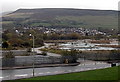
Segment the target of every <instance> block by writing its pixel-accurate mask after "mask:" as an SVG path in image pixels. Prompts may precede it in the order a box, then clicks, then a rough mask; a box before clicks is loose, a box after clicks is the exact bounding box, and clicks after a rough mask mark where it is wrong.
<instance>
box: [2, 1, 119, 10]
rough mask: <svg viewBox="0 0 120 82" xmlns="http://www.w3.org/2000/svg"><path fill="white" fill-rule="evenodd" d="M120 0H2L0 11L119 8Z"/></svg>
mask: <svg viewBox="0 0 120 82" xmlns="http://www.w3.org/2000/svg"><path fill="white" fill-rule="evenodd" d="M119 1H120V0H0V3H1V9H0V11H2V12H6V11H15V10H17V9H19V8H29V9H30V8H79V9H101V10H118V2H119Z"/></svg>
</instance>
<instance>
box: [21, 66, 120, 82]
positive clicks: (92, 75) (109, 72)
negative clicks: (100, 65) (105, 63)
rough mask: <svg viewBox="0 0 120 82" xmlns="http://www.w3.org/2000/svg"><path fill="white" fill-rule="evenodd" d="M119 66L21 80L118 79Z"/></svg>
mask: <svg viewBox="0 0 120 82" xmlns="http://www.w3.org/2000/svg"><path fill="white" fill-rule="evenodd" d="M119 67H120V66H119ZM119 67H111V68H106V69H97V70H91V71H86V72H79V73H70V74H61V75H52V76H41V77H35V78H28V79H22V80H118V68H119Z"/></svg>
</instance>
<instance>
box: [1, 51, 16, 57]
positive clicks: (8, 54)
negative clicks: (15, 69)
mask: <svg viewBox="0 0 120 82" xmlns="http://www.w3.org/2000/svg"><path fill="white" fill-rule="evenodd" d="M3 58H15V56H14V55H13V52H12V51H9V52H7V53H6V54H5V55H4V57H3Z"/></svg>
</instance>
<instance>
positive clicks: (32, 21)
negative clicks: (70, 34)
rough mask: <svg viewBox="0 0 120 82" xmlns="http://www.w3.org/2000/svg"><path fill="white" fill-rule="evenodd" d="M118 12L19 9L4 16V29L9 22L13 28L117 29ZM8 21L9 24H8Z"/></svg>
mask: <svg viewBox="0 0 120 82" xmlns="http://www.w3.org/2000/svg"><path fill="white" fill-rule="evenodd" d="M117 13H118V12H117V11H110V10H109V11H108V10H88V9H65V8H53V9H52V8H50V9H18V10H17V11H15V12H12V13H10V14H7V15H4V16H3V22H4V23H3V28H7V25H6V24H8V21H10V22H11V21H12V22H13V23H14V24H11V25H9V28H10V27H13V26H16V27H17V26H19V27H20V26H47V27H51V26H52V27H54V26H55V27H57V26H59V27H83V28H102V29H104V28H107V29H111V28H116V29H117V27H118V26H117V21H118V18H117ZM6 21H7V22H6Z"/></svg>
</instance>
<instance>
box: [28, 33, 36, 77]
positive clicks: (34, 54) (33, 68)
mask: <svg viewBox="0 0 120 82" xmlns="http://www.w3.org/2000/svg"><path fill="white" fill-rule="evenodd" d="M29 36H31V37H32V39H33V77H34V76H35V69H34V68H35V54H34V52H35V50H34V46H35V38H34V35H32V34H30V35H29Z"/></svg>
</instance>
